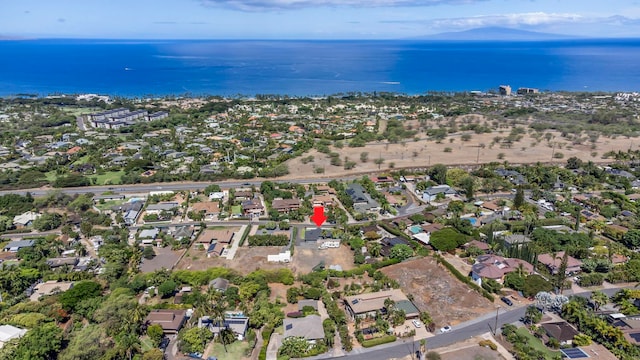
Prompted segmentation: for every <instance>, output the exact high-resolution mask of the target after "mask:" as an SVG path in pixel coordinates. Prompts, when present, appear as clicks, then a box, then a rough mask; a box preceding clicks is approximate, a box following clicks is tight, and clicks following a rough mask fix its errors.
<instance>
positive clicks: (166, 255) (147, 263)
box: [140, 247, 185, 273]
mask: <svg viewBox="0 0 640 360" xmlns="http://www.w3.org/2000/svg"><path fill="white" fill-rule="evenodd" d="M153 250H154V251H155V253H156V256H155V257H154V258H153V259H150V260H148V259H145V258H142V263H141V264H140V271H141V272H143V273H146V272H154V271H156V270H160V269H162V268H165V269H168V270H170V269H171V268H173V265H174V264H175V263H176V261H178V259H179V258H180V256H181V255H182V253H184V251H185V250H178V251H173V250H171V248H169V247H166V248H157V247H154V248H153Z"/></svg>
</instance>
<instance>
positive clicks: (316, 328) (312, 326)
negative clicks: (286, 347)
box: [283, 315, 324, 342]
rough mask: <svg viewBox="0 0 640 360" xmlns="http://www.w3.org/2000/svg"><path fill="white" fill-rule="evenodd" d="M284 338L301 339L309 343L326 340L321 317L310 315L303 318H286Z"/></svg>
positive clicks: (284, 321)
mask: <svg viewBox="0 0 640 360" xmlns="http://www.w3.org/2000/svg"><path fill="white" fill-rule="evenodd" d="M283 325H284V338H285V339H286V338H289V337H301V338H304V339H306V340H307V341H309V342H315V341H317V340H322V339H324V328H323V327H322V318H321V317H320V315H308V316H305V317H303V318H285V319H284V320H283Z"/></svg>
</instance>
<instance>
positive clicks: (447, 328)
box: [440, 325, 451, 333]
mask: <svg viewBox="0 0 640 360" xmlns="http://www.w3.org/2000/svg"><path fill="white" fill-rule="evenodd" d="M449 331H451V326H449V325H447V326H445V327H443V328H442V329H440V332H441V333H448V332H449Z"/></svg>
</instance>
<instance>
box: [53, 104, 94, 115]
mask: <svg viewBox="0 0 640 360" xmlns="http://www.w3.org/2000/svg"><path fill="white" fill-rule="evenodd" d="M62 110H63V111H66V112H67V113H69V114H71V115H74V116H78V115H84V114H90V113H92V112H98V111H101V110H102V109H100V108H92V107H82V108H72V107H67V106H65V107H63V108H62Z"/></svg>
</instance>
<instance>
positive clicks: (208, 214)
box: [191, 201, 220, 220]
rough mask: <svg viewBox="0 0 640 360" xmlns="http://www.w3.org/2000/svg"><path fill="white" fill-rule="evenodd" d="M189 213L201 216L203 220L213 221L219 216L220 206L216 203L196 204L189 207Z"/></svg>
mask: <svg viewBox="0 0 640 360" xmlns="http://www.w3.org/2000/svg"><path fill="white" fill-rule="evenodd" d="M191 211H193V212H196V213H201V214H203V215H204V218H205V220H213V219H215V218H216V217H217V216H218V214H220V204H219V203H218V202H217V201H209V202H197V203H193V204H192V205H191Z"/></svg>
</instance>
